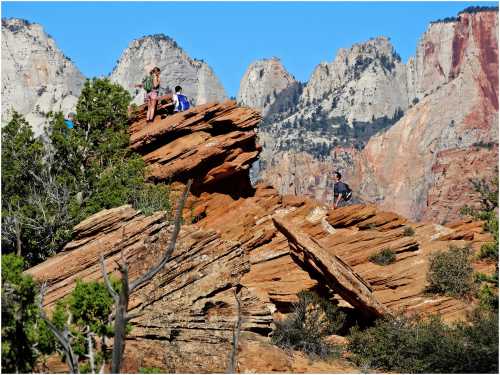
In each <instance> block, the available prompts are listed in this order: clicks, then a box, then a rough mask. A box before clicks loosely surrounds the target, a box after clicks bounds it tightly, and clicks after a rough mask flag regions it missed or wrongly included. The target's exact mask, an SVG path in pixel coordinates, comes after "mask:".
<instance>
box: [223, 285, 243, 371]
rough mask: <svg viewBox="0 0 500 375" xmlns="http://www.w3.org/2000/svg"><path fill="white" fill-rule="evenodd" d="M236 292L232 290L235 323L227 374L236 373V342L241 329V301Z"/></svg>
mask: <svg viewBox="0 0 500 375" xmlns="http://www.w3.org/2000/svg"><path fill="white" fill-rule="evenodd" d="M238 293H239V291H236V290H234V298H235V299H236V325H235V327H234V329H233V345H232V347H231V354H230V355H229V364H228V366H227V370H226V373H227V374H234V373H236V367H237V366H238V344H239V340H240V331H241V302H240V297H239V295H238Z"/></svg>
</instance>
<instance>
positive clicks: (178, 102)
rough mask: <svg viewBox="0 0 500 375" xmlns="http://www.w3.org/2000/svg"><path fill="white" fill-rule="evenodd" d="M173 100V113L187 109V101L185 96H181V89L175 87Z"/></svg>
mask: <svg viewBox="0 0 500 375" xmlns="http://www.w3.org/2000/svg"><path fill="white" fill-rule="evenodd" d="M173 99H174V111H175V112H182V111H186V110H188V109H189V101H188V99H187V97H186V96H185V95H182V87H180V86H175V94H174V96H173Z"/></svg>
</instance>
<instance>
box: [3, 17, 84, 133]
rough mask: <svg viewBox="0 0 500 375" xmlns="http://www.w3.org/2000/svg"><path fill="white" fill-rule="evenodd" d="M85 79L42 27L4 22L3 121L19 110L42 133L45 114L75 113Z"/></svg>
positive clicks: (18, 20) (11, 19) (15, 19)
mask: <svg viewBox="0 0 500 375" xmlns="http://www.w3.org/2000/svg"><path fill="white" fill-rule="evenodd" d="M84 80H85V78H84V77H83V75H82V74H81V73H80V71H79V70H78V69H77V68H76V66H75V65H74V64H73V63H72V61H71V60H70V59H69V58H67V57H66V56H64V54H63V53H62V52H61V51H60V50H59V48H58V47H57V45H56V42H55V41H54V39H52V37H50V36H49V35H48V34H47V33H46V32H45V31H44V29H43V27H42V26H41V25H39V24H35V23H30V22H28V21H26V20H23V19H18V18H10V19H2V99H3V103H2V104H3V105H2V122H6V121H8V120H9V118H10V116H11V112H12V110H16V111H17V112H19V113H21V114H23V115H25V116H26V119H27V120H28V122H29V123H30V124H31V126H32V127H33V129H34V131H35V133H36V134H40V133H42V130H43V125H44V123H45V117H44V114H45V113H47V112H50V111H62V112H69V111H71V110H74V107H75V105H76V102H77V100H78V96H79V95H80V92H81V89H82V87H83V82H84Z"/></svg>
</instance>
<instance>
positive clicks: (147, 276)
mask: <svg viewBox="0 0 500 375" xmlns="http://www.w3.org/2000/svg"><path fill="white" fill-rule="evenodd" d="M192 183H193V180H189V181H188V183H187V185H186V187H185V189H184V192H183V194H182V197H181V199H180V200H179V203H178V205H177V209H176V213H175V219H174V229H173V231H172V235H171V237H170V242H169V244H168V246H167V248H166V249H165V252H164V254H163V257H162V258H161V260H160V261H159V262H158V264H156V265H155V266H153V267H151V268H150V269H149V270H148V271H147V272H145V273H144V274H143V275H141V276H139V277H138V278H137V279H136V280H134V281H132V282H131V283H130V284H129V280H128V264H127V261H126V259H125V256H124V254H123V250H122V252H121V260H120V262H119V263H118V269H119V271H120V274H121V285H122V288H121V290H120V293H119V294H118V293H116V291H115V290H114V289H113V286H112V285H111V283H110V281H109V278H108V274H107V273H106V267H105V264H104V257H103V256H102V255H101V271H102V274H103V278H104V283H105V284H106V287H107V288H108V291H109V293H110V294H111V296H112V297H113V299H114V301H115V316H114V318H115V325H114V341H113V354H112V362H111V372H112V373H114V374H118V373H120V370H121V366H122V362H123V353H124V351H125V339H126V335H127V332H126V328H127V323H128V322H129V321H130V320H131V319H133V318H135V317H136V316H139V315H141V313H138V314H128V313H127V308H128V302H129V297H130V294H131V293H132V292H133V291H134V290H136V289H138V288H139V287H140V286H142V285H144V284H145V283H146V282H148V281H150V280H151V279H152V278H153V277H154V276H155V275H156V274H157V273H158V272H159V271H161V270H162V269H163V267H164V266H165V264H166V263H167V262H168V260H169V259H170V256H171V255H172V253H173V251H174V249H175V244H176V242H177V236H178V235H179V231H180V227H181V222H182V210H183V209H184V205H185V203H186V200H187V197H188V194H189V189H190V188H191V184H192Z"/></svg>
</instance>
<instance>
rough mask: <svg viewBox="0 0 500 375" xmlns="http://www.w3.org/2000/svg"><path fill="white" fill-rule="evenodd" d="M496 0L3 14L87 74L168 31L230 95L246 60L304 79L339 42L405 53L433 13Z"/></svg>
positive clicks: (157, 5) (12, 7)
mask: <svg viewBox="0 0 500 375" xmlns="http://www.w3.org/2000/svg"><path fill="white" fill-rule="evenodd" d="M497 4H498V3H495V2H351V3H347V2H329V3H324V2H323V3H319V2H318V3H314V2H307V3H306V2H303V3H286V2H281V3H280V2H274V3H272V2H269V3H251V2H246V3H244V2H240V3H228V2H223V3H196V2H184V3H181V2H2V17H7V18H8V17H19V18H24V19H27V20H28V21H30V22H36V23H40V24H42V25H43V26H44V28H45V30H46V32H48V33H49V34H50V35H51V36H52V37H53V38H54V39H55V40H56V43H57V44H58V46H59V47H60V48H61V49H62V51H63V52H64V54H65V55H66V56H68V57H70V58H71V59H72V60H73V61H74V62H75V63H76V65H77V66H78V68H79V69H80V70H81V72H82V73H83V74H84V75H85V76H87V77H91V76H100V75H107V74H109V73H110V72H111V70H112V69H113V67H114V65H115V64H116V61H117V60H118V58H119V57H120V55H121V53H122V51H123V50H124V49H125V48H126V47H127V45H128V44H129V42H130V41H131V40H133V39H136V38H139V37H141V36H144V35H148V34H155V33H164V34H166V35H168V36H170V37H172V38H173V39H175V40H176V41H177V43H178V44H179V45H180V46H181V47H182V48H183V49H184V50H185V51H186V52H187V53H188V54H189V55H190V56H191V57H193V58H198V59H203V60H205V61H206V62H207V63H208V64H209V65H210V66H211V67H212V68H213V69H214V71H215V73H216V74H217V76H218V77H219V78H220V79H221V81H222V84H223V85H224V87H225V89H226V91H227V93H228V95H230V96H232V95H236V93H237V91H238V87H239V82H240V79H241V77H242V75H243V73H244V72H245V70H246V68H247V67H248V65H249V64H250V63H251V62H252V61H254V60H257V59H260V58H264V57H272V56H277V57H280V58H281V59H282V61H283V63H284V65H285V67H286V68H287V69H288V71H289V72H291V73H292V74H293V75H294V76H295V77H296V78H297V79H299V80H301V81H307V80H308V79H309V76H310V75H311V73H312V71H313V69H314V67H315V66H316V65H317V64H318V63H320V62H321V61H331V60H333V59H334V57H335V55H336V52H337V50H338V49H339V48H341V47H349V46H351V45H352V44H353V43H357V42H361V41H364V40H367V39H369V38H371V37H375V36H378V35H385V36H388V37H390V38H391V41H392V43H393V44H394V46H395V48H396V51H397V52H398V53H399V54H400V55H401V57H402V58H403V60H404V61H406V60H407V59H408V57H410V56H412V55H414V54H415V48H416V44H417V41H418V39H419V38H420V36H421V35H422V33H423V32H424V31H425V29H426V28H427V25H428V23H429V22H430V21H432V20H436V19H439V18H444V17H449V16H455V15H456V14H457V12H458V11H460V10H462V9H464V8H466V7H467V6H471V5H487V6H493V5H497Z"/></svg>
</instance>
